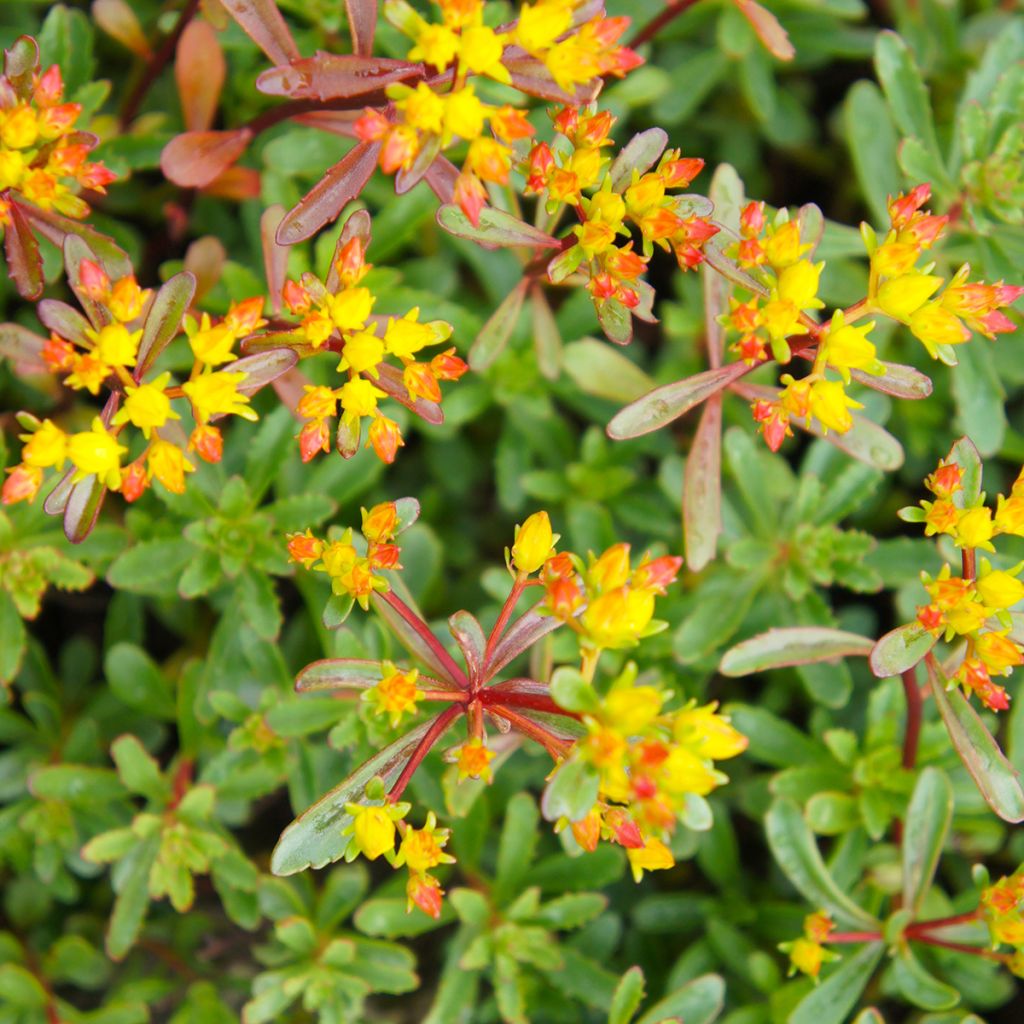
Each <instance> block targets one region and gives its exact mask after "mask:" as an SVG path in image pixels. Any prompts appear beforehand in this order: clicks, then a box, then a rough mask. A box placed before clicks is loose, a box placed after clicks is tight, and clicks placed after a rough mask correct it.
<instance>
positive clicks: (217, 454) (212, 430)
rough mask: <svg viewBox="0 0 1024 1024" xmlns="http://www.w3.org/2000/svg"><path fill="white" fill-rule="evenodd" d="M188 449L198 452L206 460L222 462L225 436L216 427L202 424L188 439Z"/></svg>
mask: <svg viewBox="0 0 1024 1024" xmlns="http://www.w3.org/2000/svg"><path fill="white" fill-rule="evenodd" d="M188 450H189V451H190V452H196V454H198V456H199V458H201V459H202V460H203V461H204V462H220V460H221V457H222V456H223V454H224V438H223V437H222V436H221V432H220V431H219V430H218V429H217V428H216V427H211V426H210V425H209V424H205V425H200V426H198V427H196V428H195V430H193V431H192V435H191V436H190V437H189V439H188Z"/></svg>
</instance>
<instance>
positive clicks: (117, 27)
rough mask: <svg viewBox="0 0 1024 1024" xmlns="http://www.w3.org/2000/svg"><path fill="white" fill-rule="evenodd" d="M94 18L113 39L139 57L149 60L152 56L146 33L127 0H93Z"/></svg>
mask: <svg viewBox="0 0 1024 1024" xmlns="http://www.w3.org/2000/svg"><path fill="white" fill-rule="evenodd" d="M92 19H93V21H95V22H96V24H97V25H99V27H100V28H101V29H103V31H104V32H106V33H107V35H108V36H110V38H111V39H116V40H117V41H118V42H119V43H120V44H121V45H122V46H123V47H124V48H125V49H126V50H130V51H131V52H132V53H134V54H135V55H136V56H137V57H141V58H142V59H143V60H149V58H150V57H151V56H152V51H151V50H150V47H149V40H148V39H147V38H146V33H145V32H143V31H142V26H141V25H140V24H139V19H138V17H137V16H136V14H135V10H134V9H133V7H132V5H131V4H129V3H128V2H127V0H93V4H92Z"/></svg>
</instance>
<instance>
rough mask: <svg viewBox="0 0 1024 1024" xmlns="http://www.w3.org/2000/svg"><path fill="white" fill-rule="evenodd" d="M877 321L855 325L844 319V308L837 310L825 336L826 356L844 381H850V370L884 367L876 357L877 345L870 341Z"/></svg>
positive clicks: (868, 369)
mask: <svg viewBox="0 0 1024 1024" xmlns="http://www.w3.org/2000/svg"><path fill="white" fill-rule="evenodd" d="M874 326H875V323H874V321H872V322H871V323H869V324H862V325H861V326H860V327H855V326H854V325H853V324H847V323H845V322H844V321H843V314H842V310H837V312H836V314H835V316H834V317H832V323H831V326H830V328H829V331H828V334H827V335H826V336H825V339H824V345H825V358H826V360H827V362H828V365H829V366H831V367H832V368H833V369H834V370H836V371H837V372H838V373H839V374H841V375H842V378H843V381H844V382H845V383H847V384H849V383H850V370H866V371H867V372H868V373H878V372H880V371H881V369H882V367H881V365H880V364H879V362H878V360H877V359H876V358H875V351H876V349H875V346H874V344H872V342H870V341H868V334H869V333H870V332H871V331H872V330H873V329H874Z"/></svg>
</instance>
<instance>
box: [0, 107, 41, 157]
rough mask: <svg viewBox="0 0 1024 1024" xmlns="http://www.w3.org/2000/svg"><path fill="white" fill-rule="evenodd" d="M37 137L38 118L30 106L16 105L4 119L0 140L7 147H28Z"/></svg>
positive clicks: (0, 129) (0, 130) (32, 144)
mask: <svg viewBox="0 0 1024 1024" xmlns="http://www.w3.org/2000/svg"><path fill="white" fill-rule="evenodd" d="M38 138H39V120H38V117H37V116H36V112H35V111H34V110H33V109H32V108H31V107H18V108H17V109H15V110H14V111H13V112H12V113H10V114H8V115H7V117H6V118H5V119H4V122H3V128H0V140H2V141H3V144H4V145H5V146H7V147H8V148H9V149H28V148H29V147H30V146H34V145H35V143H36V140H37V139H38Z"/></svg>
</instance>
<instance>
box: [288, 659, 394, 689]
mask: <svg viewBox="0 0 1024 1024" xmlns="http://www.w3.org/2000/svg"><path fill="white" fill-rule="evenodd" d="M381 666H382V663H381V662H379V661H365V660H363V659H360V658H325V659H324V660H322V661H314V662H312V663H311V664H309V665H307V666H306V667H305V668H304V669H303V670H302V671H301V672H300V673H299V674H298V675H297V676H296V677H295V689H296V691H297V692H298V693H315V692H317V691H320V690H368V689H370V688H371V687H373V686H376V685H377V684H378V683H379V682H380V681H381V679H382V678H383V673H382V671H381Z"/></svg>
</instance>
